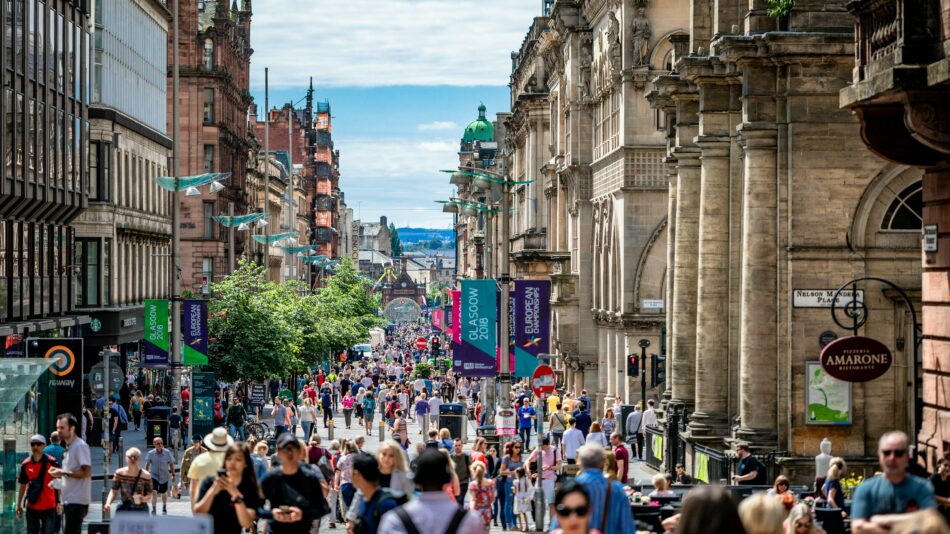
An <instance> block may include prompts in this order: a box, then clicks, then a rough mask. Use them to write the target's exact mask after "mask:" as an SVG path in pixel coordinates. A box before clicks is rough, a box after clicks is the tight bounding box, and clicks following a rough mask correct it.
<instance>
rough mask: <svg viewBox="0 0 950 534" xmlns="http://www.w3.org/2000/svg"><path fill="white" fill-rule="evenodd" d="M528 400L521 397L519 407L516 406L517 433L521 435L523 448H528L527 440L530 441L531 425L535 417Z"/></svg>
mask: <svg viewBox="0 0 950 534" xmlns="http://www.w3.org/2000/svg"><path fill="white" fill-rule="evenodd" d="M529 402H530V401H528V399H523V400H522V401H521V407H520V408H518V433H519V435H520V436H521V446H522V447H524V449H525V450H528V442H530V441H531V425H532V423H534V419H535V417H537V414H536V413H535V411H534V408H532V407H531V404H529Z"/></svg>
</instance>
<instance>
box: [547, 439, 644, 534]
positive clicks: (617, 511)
mask: <svg viewBox="0 0 950 534" xmlns="http://www.w3.org/2000/svg"><path fill="white" fill-rule="evenodd" d="M604 454H605V453H604V448H603V447H601V446H600V445H596V444H593V443H589V444H587V445H584V446H583V447H581V448H580V449H578V451H577V461H578V463H579V464H580V466H581V469H583V472H582V473H580V474H578V475H577V477H576V478H575V479H574V480H575V481H576V482H577V483H578V484H580V485H581V486H583V487H584V489H585V490H587V495H588V496H589V498H590V520H589V521H588V523H587V525H588V526H589V527H590V528H592V529H598V530H600V531H601V532H604V533H607V532H610V533H611V534H613V533H615V532H616V533H618V534H633V533H634V532H636V523H635V522H634V521H633V512H632V511H631V509H630V503H629V501H627V494H626V492H624V490H623V484H621V483H620V482H617V481H615V480H614V481H611V480H610V479H608V478H607V477H606V476H604V471H603V469H604V461H605V460H606V458H605V456H604ZM608 490H609V491H610V502H607V491H608ZM605 508H606V510H605ZM605 511H606V513H607V519H606V521H605V520H604V519H603V518H604V512H605ZM557 527H558V524H557V516H556V515H555V516H554V521H552V522H551V528H550V529H549V530H554V529H555V528H557ZM601 529H603V530H601Z"/></svg>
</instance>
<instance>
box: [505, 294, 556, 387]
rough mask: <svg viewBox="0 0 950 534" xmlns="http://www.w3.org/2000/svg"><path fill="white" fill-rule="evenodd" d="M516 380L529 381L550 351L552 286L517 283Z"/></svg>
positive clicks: (515, 319) (515, 320)
mask: <svg viewBox="0 0 950 534" xmlns="http://www.w3.org/2000/svg"><path fill="white" fill-rule="evenodd" d="M514 294H515V309H516V310H517V311H516V312H515V318H514V323H515V329H514V330H515V331H514V353H515V367H514V369H515V377H517V378H522V377H529V376H531V374H532V373H534V370H535V368H536V367H537V366H538V364H539V363H540V362H539V361H538V355H539V354H546V353H547V352H548V349H549V348H550V335H551V334H550V332H551V282H549V281H548V280H515V293H514Z"/></svg>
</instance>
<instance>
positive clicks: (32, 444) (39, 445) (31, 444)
mask: <svg viewBox="0 0 950 534" xmlns="http://www.w3.org/2000/svg"><path fill="white" fill-rule="evenodd" d="M45 446H46V445H44V444H42V443H30V447H45Z"/></svg>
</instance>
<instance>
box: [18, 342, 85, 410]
mask: <svg viewBox="0 0 950 534" xmlns="http://www.w3.org/2000/svg"><path fill="white" fill-rule="evenodd" d="M26 347H27V357H29V358H42V359H44V360H46V361H47V362H49V364H50V367H49V369H48V370H47V371H46V372H45V373H43V376H41V377H40V379H39V380H38V381H37V390H38V393H39V395H38V399H39V405H38V413H37V416H38V417H37V419H38V421H37V422H38V423H39V424H40V425H43V426H42V427H41V428H55V426H56V416H57V415H59V414H61V413H66V412H69V413H71V414H73V415H75V416H76V417H79V416H80V413H79V410H80V407H81V406H82V394H83V376H82V369H83V361H82V338H27V340H26Z"/></svg>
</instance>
